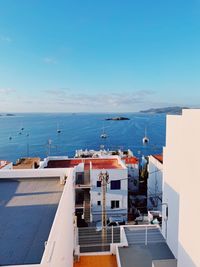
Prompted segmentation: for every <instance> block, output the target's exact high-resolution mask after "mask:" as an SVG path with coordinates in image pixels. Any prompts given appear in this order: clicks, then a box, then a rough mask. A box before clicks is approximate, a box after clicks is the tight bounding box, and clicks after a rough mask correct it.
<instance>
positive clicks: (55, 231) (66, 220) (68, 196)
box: [0, 168, 75, 267]
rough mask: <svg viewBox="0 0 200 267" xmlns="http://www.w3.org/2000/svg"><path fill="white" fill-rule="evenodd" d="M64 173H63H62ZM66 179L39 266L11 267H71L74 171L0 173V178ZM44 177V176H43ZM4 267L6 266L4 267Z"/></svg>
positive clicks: (73, 231) (73, 237)
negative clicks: (61, 177)
mask: <svg viewBox="0 0 200 267" xmlns="http://www.w3.org/2000/svg"><path fill="white" fill-rule="evenodd" d="M63 171H64V173H63ZM61 174H63V175H65V176H66V177H67V180H66V184H65V186H64V190H63V193H62V196H61V199H60V202H59V205H58V209H57V212H56V215H55V218H54V221H53V225H52V227H51V231H50V234H49V238H48V241H47V244H46V247H45V251H44V254H43V257H42V260H41V263H40V264H35V265H34V264H33V265H12V266H13V267H15V266H18V267H52V266H59V267H66V266H69V267H72V266H73V252H74V249H75V227H74V222H75V216H74V212H75V207H74V203H75V197H74V179H75V174H74V170H73V169H72V168H71V169H69V168H68V169H62V171H61V170H59V169H55V171H54V170H53V169H45V170H40V169H36V170H33V169H30V170H12V171H11V170H9V171H2V172H0V178H6V179H9V178H19V177H20V178H21V177H22V178H36V177H49V176H50V177H52V176H53V175H54V176H56V177H58V176H59V175H61ZM45 175H46V176H45ZM4 267H6V266H4Z"/></svg>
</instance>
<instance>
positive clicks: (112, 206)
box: [111, 200, 119, 209]
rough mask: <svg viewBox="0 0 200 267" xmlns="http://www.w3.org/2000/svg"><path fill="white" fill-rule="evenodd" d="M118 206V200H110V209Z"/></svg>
mask: <svg viewBox="0 0 200 267" xmlns="http://www.w3.org/2000/svg"><path fill="white" fill-rule="evenodd" d="M117 208H119V200H111V209H117Z"/></svg>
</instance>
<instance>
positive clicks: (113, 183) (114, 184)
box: [110, 180, 121, 190]
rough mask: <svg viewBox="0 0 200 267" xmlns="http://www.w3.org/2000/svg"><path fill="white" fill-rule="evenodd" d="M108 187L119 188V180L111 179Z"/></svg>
mask: <svg viewBox="0 0 200 267" xmlns="http://www.w3.org/2000/svg"><path fill="white" fill-rule="evenodd" d="M110 189H111V190H119V189H121V181H120V180H116V181H111V183H110Z"/></svg>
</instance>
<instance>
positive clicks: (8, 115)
mask: <svg viewBox="0 0 200 267" xmlns="http://www.w3.org/2000/svg"><path fill="white" fill-rule="evenodd" d="M0 116H1V117H3V116H7V117H11V116H15V114H12V113H7V114H0Z"/></svg>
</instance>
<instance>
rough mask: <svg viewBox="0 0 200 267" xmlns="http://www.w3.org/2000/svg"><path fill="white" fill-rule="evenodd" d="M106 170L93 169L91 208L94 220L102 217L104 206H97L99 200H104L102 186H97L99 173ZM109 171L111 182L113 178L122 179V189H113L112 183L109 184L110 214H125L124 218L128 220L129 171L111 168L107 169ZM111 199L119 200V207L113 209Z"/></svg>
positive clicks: (91, 176) (91, 175)
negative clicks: (111, 187)
mask: <svg viewBox="0 0 200 267" xmlns="http://www.w3.org/2000/svg"><path fill="white" fill-rule="evenodd" d="M101 171H103V172H105V170H93V169H92V170H91V171H90V179H91V185H92V188H91V190H90V194H91V209H92V217H93V221H98V220H100V219H101V210H102V206H97V201H98V200H99V201H101V202H102V194H101V187H96V184H97V181H98V180H99V173H100V172H101ZM107 171H108V173H109V182H110V181H112V180H121V189H120V190H111V189H110V183H109V184H108V186H107V193H106V210H107V214H108V216H112V215H123V216H124V219H125V220H127V208H128V199H127V198H128V179H127V178H128V171H127V169H111V170H107ZM111 200H119V203H120V207H119V209H111Z"/></svg>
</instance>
